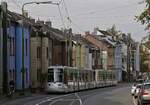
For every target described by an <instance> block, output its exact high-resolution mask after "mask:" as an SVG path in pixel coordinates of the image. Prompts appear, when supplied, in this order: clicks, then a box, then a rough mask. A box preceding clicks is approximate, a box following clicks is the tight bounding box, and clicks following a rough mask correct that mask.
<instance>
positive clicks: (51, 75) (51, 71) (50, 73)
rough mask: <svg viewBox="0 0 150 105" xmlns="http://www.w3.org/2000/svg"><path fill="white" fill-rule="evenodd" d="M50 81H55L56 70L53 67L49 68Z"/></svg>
mask: <svg viewBox="0 0 150 105" xmlns="http://www.w3.org/2000/svg"><path fill="white" fill-rule="evenodd" d="M48 82H54V71H53V69H48Z"/></svg>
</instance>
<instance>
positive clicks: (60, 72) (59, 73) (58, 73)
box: [55, 69, 63, 82]
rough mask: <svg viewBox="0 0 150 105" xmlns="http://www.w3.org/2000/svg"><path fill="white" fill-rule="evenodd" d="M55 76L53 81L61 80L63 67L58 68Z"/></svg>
mask: <svg viewBox="0 0 150 105" xmlns="http://www.w3.org/2000/svg"><path fill="white" fill-rule="evenodd" d="M55 76H56V78H55V82H63V69H58V71H57V72H56V74H55Z"/></svg>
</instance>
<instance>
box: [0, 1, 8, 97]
mask: <svg viewBox="0 0 150 105" xmlns="http://www.w3.org/2000/svg"><path fill="white" fill-rule="evenodd" d="M6 11H7V5H6V4H5V3H2V4H1V6H0V95H1V94H3V31H4V30H3V29H4V28H3V27H4V24H2V23H4V20H5V19H6V18H5V17H6V15H5V12H6ZM5 22H6V21H5Z"/></svg>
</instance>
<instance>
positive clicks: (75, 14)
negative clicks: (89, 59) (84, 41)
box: [3, 0, 146, 41]
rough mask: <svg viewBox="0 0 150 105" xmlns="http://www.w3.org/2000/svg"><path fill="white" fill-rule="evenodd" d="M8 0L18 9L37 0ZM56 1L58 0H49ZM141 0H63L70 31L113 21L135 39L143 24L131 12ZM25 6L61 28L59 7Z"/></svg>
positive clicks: (135, 12) (138, 8) (141, 33)
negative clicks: (69, 19) (70, 21)
mask: <svg viewBox="0 0 150 105" xmlns="http://www.w3.org/2000/svg"><path fill="white" fill-rule="evenodd" d="M3 1H7V2H8V7H9V9H10V10H11V11H15V12H19V13H21V5H22V4H23V3H24V2H29V1H40V0H3ZM41 1H46V0H41ZM53 1H59V0H53ZM141 1H142V0H65V2H66V6H67V9H68V12H69V16H70V18H71V19H72V24H71V27H72V28H73V32H76V33H83V32H84V31H93V29H94V27H99V28H100V29H104V30H105V29H107V28H110V27H111V26H112V25H113V24H115V25H116V27H117V29H118V30H121V31H122V32H124V33H131V34H132V37H133V38H134V39H135V40H137V41H139V40H140V39H141V38H142V37H143V36H145V35H146V32H145V31H144V27H143V26H142V25H141V24H140V23H137V22H136V21H135V20H134V17H135V15H139V14H140V13H141V12H142V10H143V9H144V7H145V4H138V3H139V2H141ZM64 7H65V6H64V4H63V3H62V4H61V6H60V9H61V13H62V14H63V21H64V24H65V27H67V26H69V24H70V23H69V21H67V16H68V15H67V13H66V11H65V10H66V9H65V8H64ZM25 9H26V10H27V11H28V12H29V15H30V16H31V17H33V18H35V19H38V18H39V19H40V20H51V21H52V23H53V26H54V27H57V28H61V27H64V26H63V25H62V21H61V18H60V15H59V9H58V7H57V6H55V5H28V6H26V7H25Z"/></svg>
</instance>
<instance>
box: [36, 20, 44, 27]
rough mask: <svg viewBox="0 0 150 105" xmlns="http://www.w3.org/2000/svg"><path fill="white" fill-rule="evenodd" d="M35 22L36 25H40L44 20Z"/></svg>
mask: <svg viewBox="0 0 150 105" xmlns="http://www.w3.org/2000/svg"><path fill="white" fill-rule="evenodd" d="M36 24H37V25H40V26H41V25H44V21H40V20H38V21H36Z"/></svg>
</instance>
